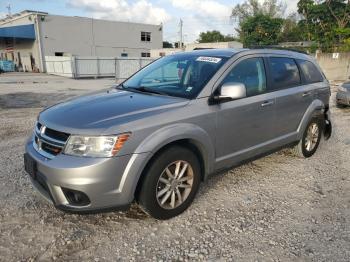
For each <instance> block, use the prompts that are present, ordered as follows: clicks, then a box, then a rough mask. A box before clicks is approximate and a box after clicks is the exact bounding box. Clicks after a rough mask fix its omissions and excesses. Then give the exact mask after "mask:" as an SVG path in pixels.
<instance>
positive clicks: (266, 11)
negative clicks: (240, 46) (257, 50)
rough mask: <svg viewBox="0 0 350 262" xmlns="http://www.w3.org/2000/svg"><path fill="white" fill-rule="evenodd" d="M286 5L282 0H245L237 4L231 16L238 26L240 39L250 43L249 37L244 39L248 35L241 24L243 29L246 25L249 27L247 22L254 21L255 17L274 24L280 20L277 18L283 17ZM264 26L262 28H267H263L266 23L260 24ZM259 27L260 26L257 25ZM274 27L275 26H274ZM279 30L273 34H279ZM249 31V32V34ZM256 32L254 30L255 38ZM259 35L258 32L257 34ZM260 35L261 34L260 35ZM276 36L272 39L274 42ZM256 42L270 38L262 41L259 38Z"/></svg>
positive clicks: (267, 41)
mask: <svg viewBox="0 0 350 262" xmlns="http://www.w3.org/2000/svg"><path fill="white" fill-rule="evenodd" d="M285 9H286V6H285V4H284V2H283V1H281V0H264V1H263V2H262V1H260V0H246V1H245V2H244V3H242V4H237V5H236V6H235V7H234V8H233V10H232V14H231V17H232V18H233V19H235V20H236V21H238V27H237V28H236V31H237V32H238V33H239V38H240V41H241V42H243V43H248V42H249V43H250V42H251V40H250V39H248V40H247V39H245V37H246V36H247V35H248V34H247V31H245V32H244V30H243V25H245V30H246V29H247V27H249V24H250V23H251V22H254V21H255V20H256V19H258V20H259V19H260V20H261V19H263V20H264V22H265V23H267V22H268V23H270V22H271V24H274V23H275V22H277V21H278V23H277V24H279V23H280V21H281V20H279V19H280V18H281V17H283V15H284V13H285ZM275 19H277V20H275ZM262 27H264V30H266V31H270V30H267V29H268V28H265V27H266V25H262ZM259 28H261V27H259ZM274 28H275V29H276V28H277V27H274ZM278 33H279V32H274V35H279V34H278ZM250 34H251V33H249V35H250ZM257 35H258V33H257V32H255V37H254V38H255V39H256V40H258V39H257V38H256V37H257ZM259 35H260V34H259ZM260 37H262V35H260ZM276 40H277V37H276V38H275V40H274V41H273V42H274V43H276ZM258 42H266V43H269V42H271V40H266V41H263V40H262V39H260V40H259V41H258Z"/></svg>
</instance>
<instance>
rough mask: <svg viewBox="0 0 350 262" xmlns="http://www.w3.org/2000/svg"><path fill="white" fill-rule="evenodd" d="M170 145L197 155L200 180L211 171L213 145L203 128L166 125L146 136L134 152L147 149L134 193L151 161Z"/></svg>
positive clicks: (189, 125)
mask: <svg viewBox="0 0 350 262" xmlns="http://www.w3.org/2000/svg"><path fill="white" fill-rule="evenodd" d="M170 134H171V136H170ZM172 146H181V147H185V148H187V149H190V150H191V151H192V152H193V153H194V154H195V155H196V156H197V157H198V160H199V162H200V167H201V180H205V179H206V178H207V177H208V175H209V174H210V173H211V172H212V169H213V164H214V162H213V161H214V146H213V144H212V142H211V139H210V137H209V135H208V134H207V133H206V132H205V131H204V130H203V129H201V128H200V127H198V126H195V125H193V124H180V125H172V126H168V127H165V128H162V129H160V130H158V131H156V132H154V133H153V134H152V135H150V136H148V137H147V138H146V139H144V141H143V142H142V143H141V144H140V145H139V147H138V148H137V150H136V153H137V152H140V151H144V150H147V151H148V152H149V154H148V157H147V159H146V160H145V163H144V165H143V168H142V170H140V172H139V177H138V179H137V183H136V186H135V189H134V195H136V194H137V192H138V191H139V188H140V186H141V184H142V180H143V177H144V175H145V173H146V172H147V169H148V167H149V165H150V164H151V163H152V161H153V160H154V159H155V158H156V157H158V156H159V155H160V154H161V153H162V152H163V151H164V150H166V149H167V148H169V147H172Z"/></svg>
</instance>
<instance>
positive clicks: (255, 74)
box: [223, 58, 266, 96]
mask: <svg viewBox="0 0 350 262" xmlns="http://www.w3.org/2000/svg"><path fill="white" fill-rule="evenodd" d="M228 82H236V83H242V84H244V85H245V87H246V90H247V96H255V95H259V94H262V93H265V92H266V76H265V67H264V60H263V59H262V58H248V59H246V60H243V61H242V62H240V63H238V64H237V65H236V66H235V67H234V68H233V69H232V70H231V72H230V73H229V74H228V75H227V76H226V77H225V79H224V81H223V83H228Z"/></svg>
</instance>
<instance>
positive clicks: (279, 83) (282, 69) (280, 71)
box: [269, 57, 301, 89]
mask: <svg viewBox="0 0 350 262" xmlns="http://www.w3.org/2000/svg"><path fill="white" fill-rule="evenodd" d="M269 60H270V67H271V75H272V79H273V86H274V89H283V88H287V87H292V86H297V85H299V84H300V83H301V80H300V74H299V69H298V66H297V64H296V63H295V61H294V59H292V58H287V57H271V58H270V59H269Z"/></svg>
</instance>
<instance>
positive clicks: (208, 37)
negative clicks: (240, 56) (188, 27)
mask: <svg viewBox="0 0 350 262" xmlns="http://www.w3.org/2000/svg"><path fill="white" fill-rule="evenodd" d="M235 40H236V38H234V37H233V36H229V35H227V36H225V35H223V34H221V33H220V32H219V31H217V30H214V31H207V32H202V33H200V34H199V39H198V40H197V41H198V42H199V43H214V42H230V41H235Z"/></svg>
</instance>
